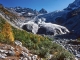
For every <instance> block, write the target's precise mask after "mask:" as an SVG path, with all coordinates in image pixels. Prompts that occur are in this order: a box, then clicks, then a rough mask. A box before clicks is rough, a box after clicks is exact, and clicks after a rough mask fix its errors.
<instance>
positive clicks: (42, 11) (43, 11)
mask: <svg viewBox="0 0 80 60" xmlns="http://www.w3.org/2000/svg"><path fill="white" fill-rule="evenodd" d="M39 13H43V14H44V13H47V11H46V10H45V9H44V8H42V9H41V10H40V11H39Z"/></svg>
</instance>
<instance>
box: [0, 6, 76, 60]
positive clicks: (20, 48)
mask: <svg viewBox="0 0 80 60" xmlns="http://www.w3.org/2000/svg"><path fill="white" fill-rule="evenodd" d="M13 11H14V10H12V11H11V10H8V9H7V8H5V7H4V6H3V5H0V60H43V59H44V60H57V59H61V60H64V58H65V57H66V58H68V59H72V60H75V57H74V55H73V54H71V53H70V52H68V51H67V50H66V49H64V48H63V47H62V46H59V44H56V43H55V42H54V41H53V40H51V39H50V38H48V37H46V36H41V35H38V34H33V33H30V32H27V31H25V30H23V29H22V28H21V27H20V26H24V24H25V23H24V22H26V21H25V19H26V18H24V17H21V16H20V15H18V13H16V12H15V13H14V12H13ZM23 18H24V20H23ZM33 20H34V19H33ZM33 20H29V21H28V22H26V24H28V25H29V26H27V27H28V28H30V29H33V28H34V27H32V26H36V25H38V24H37V23H35V22H34V21H33ZM43 20H44V19H43ZM30 22H32V25H31V24H30ZM34 23H35V25H33V24H34ZM45 24H46V23H45ZM50 24H51V23H50ZM41 25H42V24H41ZM46 25H48V24H46ZM51 25H52V27H53V26H54V25H53V24H51ZM43 26H44V25H43ZM50 27H51V26H50ZM35 28H36V27H35ZM56 28H57V27H56ZM58 28H59V26H58ZM62 28H64V27H62ZM62 28H61V26H60V28H59V30H61V29H62ZM64 29H65V28H64ZM53 30H54V29H53ZM56 30H58V29H56ZM63 31H64V30H63ZM32 32H34V29H33V30H32ZM63 56H64V57H63ZM61 57H62V58H61ZM71 57H73V58H71Z"/></svg>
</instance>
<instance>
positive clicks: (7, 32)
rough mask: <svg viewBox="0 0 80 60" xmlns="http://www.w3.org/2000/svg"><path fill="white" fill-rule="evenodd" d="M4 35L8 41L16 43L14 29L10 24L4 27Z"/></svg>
mask: <svg viewBox="0 0 80 60" xmlns="http://www.w3.org/2000/svg"><path fill="white" fill-rule="evenodd" d="M2 34H3V36H4V37H5V38H6V39H8V40H10V41H12V42H13V41H14V36H13V32H12V28H11V26H10V24H9V23H7V22H5V24H4V25H3V29H2Z"/></svg>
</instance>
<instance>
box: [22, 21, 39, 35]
mask: <svg viewBox="0 0 80 60" xmlns="http://www.w3.org/2000/svg"><path fill="white" fill-rule="evenodd" d="M22 29H24V30H26V31H28V32H32V33H34V34H36V33H37V31H38V25H37V24H36V23H34V22H28V23H26V24H25V25H23V26H22Z"/></svg>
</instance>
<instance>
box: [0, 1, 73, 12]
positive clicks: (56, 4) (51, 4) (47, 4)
mask: <svg viewBox="0 0 80 60" xmlns="http://www.w3.org/2000/svg"><path fill="white" fill-rule="evenodd" d="M73 1H75V0H0V4H3V6H5V7H16V6H21V7H23V8H24V7H27V8H32V9H36V10H38V11H39V10H40V9H41V8H44V9H46V10H47V11H48V12H51V11H55V10H62V9H64V8H66V7H67V6H68V5H69V4H70V3H72V2H73Z"/></svg>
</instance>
